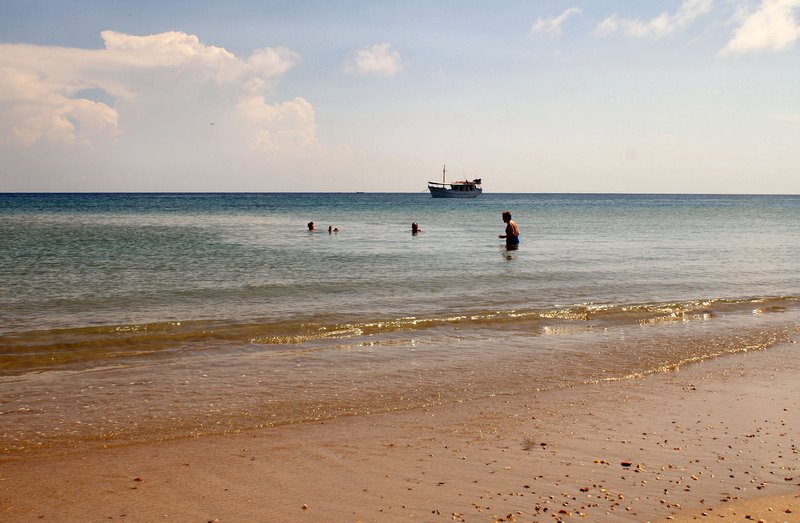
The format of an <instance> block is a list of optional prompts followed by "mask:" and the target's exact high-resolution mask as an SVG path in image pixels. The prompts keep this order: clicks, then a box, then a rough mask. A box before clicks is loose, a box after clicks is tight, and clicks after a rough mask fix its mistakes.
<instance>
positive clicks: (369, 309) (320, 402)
mask: <svg viewBox="0 0 800 523" xmlns="http://www.w3.org/2000/svg"><path fill="white" fill-rule="evenodd" d="M504 210H509V211H511V213H512V215H513V219H514V220H515V221H516V222H517V223H518V224H519V227H520V229H521V236H520V238H521V243H520V246H519V249H518V250H515V251H508V250H506V248H505V245H504V243H503V240H500V239H498V234H503V233H504V230H505V225H504V223H503V222H502V221H501V216H500V214H501V212H502V211H504ZM309 221H313V222H314V223H315V225H316V228H317V230H316V231H315V232H310V231H308V229H307V226H306V224H307V223H308V222H309ZM412 222H417V223H419V224H420V227H421V229H422V231H421V232H419V233H418V234H416V235H412V233H411V223H412ZM329 226H330V227H331V232H329V231H328V227H329ZM334 228H335V229H337V231H334V230H333V229H334ZM798 231H800V196H767V195H757V196H749V195H636V194H620V195H612V194H597V195H593V194H491V193H485V194H483V195H482V196H480V197H479V198H476V199H474V200H447V199H433V198H431V197H430V195H429V194H427V193H415V194H375V193H368V194H363V193H342V194H334V193H305V194H301V193H280V194H240V193H236V194H195V193H189V194H172V193H170V194H150V193H147V194H105V193H104V194H0V453H2V456H4V457H6V458H14V457H15V456H19V455H24V454H28V453H36V452H59V451H65V452H66V451H70V450H73V449H76V448H82V447H84V446H87V445H96V446H115V445H126V444H131V443H136V442H148V441H159V440H166V439H174V438H185V437H196V436H203V435H209V434H225V433H230V432H240V431H245V430H250V429H255V428H265V427H271V426H277V425H283V424H289V423H302V422H307V421H312V420H322V419H331V418H336V417H339V416H350V415H363V414H369V413H373V412H387V411H394V410H402V409H415V408H423V407H427V406H431V405H440V404H447V403H453V402H464V401H471V400H475V399H479V398H486V397H491V396H498V395H508V394H522V393H526V394H535V393H536V392H537V391H541V390H550V389H558V388H564V387H574V386H580V385H581V384H587V383H598V382H603V381H613V380H625V379H638V378H639V377H641V376H645V375H647V374H651V373H655V372H675V371H679V369H680V368H681V367H682V366H685V365H689V364H692V363H694V362H698V361H703V360H706V359H710V358H716V357H721V356H724V355H725V354H730V353H736V352H745V351H754V350H769V348H770V347H773V346H775V345H776V344H779V343H783V342H787V341H791V340H792V339H796V338H797V336H798V334H800V277H798V275H799V274H800V234H798Z"/></svg>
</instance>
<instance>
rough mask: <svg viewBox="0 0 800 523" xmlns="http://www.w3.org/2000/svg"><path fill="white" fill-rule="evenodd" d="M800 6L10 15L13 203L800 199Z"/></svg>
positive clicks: (16, 3) (6, 79)
mask: <svg viewBox="0 0 800 523" xmlns="http://www.w3.org/2000/svg"><path fill="white" fill-rule="evenodd" d="M798 40H800V0H752V1H751V0H675V1H665V0H662V1H648V2H641V1H640V0H618V1H605V0H578V1H574V2H573V1H554V0H552V1H549V0H540V1H533V2H532V1H529V0H495V1H491V2H488V1H484V2H478V1H472V0H440V1H436V0H430V1H419V0H407V1H403V2H397V1H395V0H376V1H349V0H343V1H330V0H324V1H308V0H295V1H293V2H286V1H272V0H252V1H250V0H247V1H236V0H229V1H226V2H219V1H217V0H214V1H211V0H198V1H193V2H184V1H173V0H161V1H158V2H143V1H140V0H0V192H28V191H30V192H39V191H46V192H52V191H58V192H61V191H65V192H73V191H75V192H84V191H98V192H104V191H121V192H125V191H137V192H139V191H142V192H149V191H156V192H161V191H192V192H193V191H199V192H206V191H234V192H238V191H253V192H277V191H311V192H316V191H325V192H328V191H334V192H337V191H342V192H351V191H366V192H374V191H378V192H423V191H426V183H427V181H428V180H433V181H438V180H441V172H442V166H443V165H445V164H446V165H447V169H448V175H447V179H448V181H451V180H456V179H464V178H469V179H471V178H482V180H483V187H484V191H485V192H532V193H540V192H545V193H548V192H579V193H580V192H583V193H598V192H600V193H724V194H728V193H745V194H750V193H768V194H800V42H798Z"/></svg>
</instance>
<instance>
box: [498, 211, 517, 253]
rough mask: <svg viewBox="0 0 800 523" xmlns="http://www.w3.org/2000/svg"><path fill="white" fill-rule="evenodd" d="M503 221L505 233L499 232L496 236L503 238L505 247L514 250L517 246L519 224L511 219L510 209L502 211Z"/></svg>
mask: <svg viewBox="0 0 800 523" xmlns="http://www.w3.org/2000/svg"><path fill="white" fill-rule="evenodd" d="M503 221H504V222H505V224H506V233H505V234H500V235H499V236H498V238H505V239H506V249H507V250H509V251H514V250H516V249H517V247H519V226H518V225H517V222H515V221H514V220H512V219H511V211H503Z"/></svg>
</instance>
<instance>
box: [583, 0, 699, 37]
mask: <svg viewBox="0 0 800 523" xmlns="http://www.w3.org/2000/svg"><path fill="white" fill-rule="evenodd" d="M712 7H713V0H685V1H684V2H683V4H682V5H681V7H680V8H679V9H678V11H677V12H676V13H675V14H670V13H661V14H660V15H658V16H656V17H655V18H651V19H650V20H642V19H640V18H625V17H621V16H619V15H616V14H614V15H611V16H609V17H607V18H606V19H604V20H603V21H602V22H600V24H598V26H597V28H596V29H595V34H597V35H599V36H608V35H611V34H613V33H622V34H624V35H627V36H629V37H632V38H651V39H654V40H657V39H659V38H664V37H666V36H670V35H672V34H675V33H678V32H680V31H683V30H685V29H686V28H687V27H689V26H690V25H691V24H692V23H693V22H694V21H695V20H696V19H697V18H699V17H701V16H703V15H704V14H706V13H708V12H709V11H711V9H712Z"/></svg>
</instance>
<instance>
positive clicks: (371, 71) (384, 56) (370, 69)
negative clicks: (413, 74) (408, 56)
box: [345, 43, 403, 76]
mask: <svg viewBox="0 0 800 523" xmlns="http://www.w3.org/2000/svg"><path fill="white" fill-rule="evenodd" d="M402 70H403V59H402V58H401V56H400V53H398V52H397V51H392V49H391V44H387V43H382V44H375V45H372V46H369V47H365V48H363V49H359V50H358V51H356V52H355V55H354V56H353V57H352V59H351V60H350V61H349V62H348V63H347V64H346V65H345V71H347V72H348V73H350V74H366V75H377V76H395V75H396V74H398V73H399V72H400V71H402Z"/></svg>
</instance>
